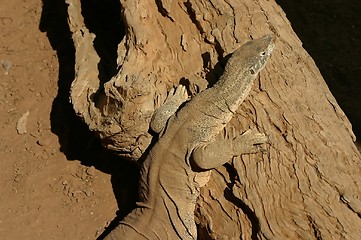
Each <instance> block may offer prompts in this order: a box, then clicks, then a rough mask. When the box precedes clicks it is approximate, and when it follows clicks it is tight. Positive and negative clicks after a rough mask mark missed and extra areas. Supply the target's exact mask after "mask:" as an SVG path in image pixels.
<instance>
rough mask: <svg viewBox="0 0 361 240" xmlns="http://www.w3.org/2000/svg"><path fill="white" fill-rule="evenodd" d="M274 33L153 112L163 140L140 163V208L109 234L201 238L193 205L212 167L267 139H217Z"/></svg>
mask: <svg viewBox="0 0 361 240" xmlns="http://www.w3.org/2000/svg"><path fill="white" fill-rule="evenodd" d="M274 42H275V36H274V35H266V36H264V37H262V38H260V39H256V40H251V41H248V42H246V43H245V44H244V45H242V46H241V47H240V48H239V49H237V50H236V51H235V52H234V53H233V54H232V56H231V57H230V59H229V60H228V62H227V64H226V67H225V71H224V73H223V75H222V76H221V77H220V79H219V80H218V81H217V83H216V84H215V85H214V86H213V87H211V88H208V89H206V90H204V91H202V92H201V93H199V94H197V95H196V96H195V97H194V98H193V99H192V100H190V101H189V102H187V103H186V104H184V106H183V107H181V108H180V109H178V108H179V107H180V106H181V104H182V103H183V102H185V101H187V99H188V94H187V90H186V88H185V86H182V85H179V86H178V87H177V88H176V89H175V90H172V91H171V92H170V94H169V95H168V98H167V100H166V101H165V103H164V104H163V105H162V106H161V107H160V108H158V109H157V110H156V111H155V112H154V114H153V117H152V120H151V123H150V128H151V129H152V130H153V131H155V132H157V133H159V139H158V141H157V142H156V143H155V144H154V146H153V147H152V148H151V149H150V151H149V153H148V155H147V157H146V158H145V161H144V162H143V164H142V168H141V179H140V185H139V195H140V196H139V201H138V202H137V207H136V208H135V209H134V210H133V211H132V212H131V213H129V214H128V215H127V216H126V217H125V218H124V219H123V220H122V221H121V222H120V224H119V225H118V226H117V227H116V228H115V229H114V230H113V231H112V232H111V233H110V234H109V235H108V236H107V237H106V238H105V239H106V240H115V239H151V240H153V239H187V240H191V239H193V240H194V239H197V229H196V224H195V220H194V210H195V204H196V200H197V197H198V196H199V191H200V187H202V186H204V185H205V184H206V183H207V181H208V180H209V176H210V171H209V170H211V169H213V168H216V167H218V166H220V165H222V164H224V163H226V162H228V161H230V160H231V159H232V157H234V156H237V155H241V154H249V153H257V152H259V151H260V150H261V144H263V143H266V142H267V141H268V138H267V136H266V135H265V134H263V133H259V132H255V131H251V130H248V131H246V132H245V133H243V134H241V135H239V136H236V137H235V138H233V139H223V140H217V141H216V140H215V139H216V136H217V135H218V134H220V133H221V131H222V130H223V128H224V127H225V126H226V124H227V123H228V122H229V121H230V120H231V118H232V116H233V115H234V113H235V112H236V110H237V109H238V107H239V106H240V104H241V103H242V102H243V101H244V99H245V98H246V97H247V95H248V94H249V92H250V90H251V88H252V85H253V82H254V79H255V78H256V76H257V74H258V73H259V72H260V71H261V70H262V69H263V67H264V66H265V64H266V63H267V61H268V59H269V58H270V55H271V52H272V50H273V48H274Z"/></svg>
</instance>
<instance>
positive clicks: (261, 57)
mask: <svg viewBox="0 0 361 240" xmlns="http://www.w3.org/2000/svg"><path fill="white" fill-rule="evenodd" d="M275 40H276V37H275V35H273V34H270V35H265V36H263V37H262V38H259V39H255V40H251V41H248V42H246V43H245V44H243V45H242V46H241V47H240V48H238V49H237V50H236V51H235V52H234V53H233V54H232V62H233V61H237V62H238V66H239V67H241V69H243V70H244V71H248V73H249V74H250V75H252V76H256V75H257V74H258V73H259V72H260V71H261V70H262V69H263V67H264V66H265V65H266V63H267V61H268V59H269V58H270V56H271V53H272V50H273V48H274V45H275Z"/></svg>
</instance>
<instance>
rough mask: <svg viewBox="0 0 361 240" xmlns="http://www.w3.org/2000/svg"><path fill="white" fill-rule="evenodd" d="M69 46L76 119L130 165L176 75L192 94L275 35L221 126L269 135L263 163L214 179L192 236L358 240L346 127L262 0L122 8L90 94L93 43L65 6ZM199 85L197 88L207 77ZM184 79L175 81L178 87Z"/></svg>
mask: <svg viewBox="0 0 361 240" xmlns="http://www.w3.org/2000/svg"><path fill="white" fill-rule="evenodd" d="M67 2H68V3H69V4H70V5H69V16H70V27H71V31H72V32H73V39H74V43H75V47H76V50H77V51H76V79H75V80H74V82H73V85H72V92H71V99H72V103H73V106H74V109H75V111H76V112H77V114H78V115H79V116H81V117H82V118H83V120H84V121H85V122H86V123H87V124H88V125H89V128H90V129H91V130H92V131H94V132H95V133H96V134H98V136H99V137H100V138H101V139H102V142H103V144H104V145H105V146H106V147H107V148H108V149H111V150H114V151H116V152H117V153H118V154H119V155H120V156H123V157H127V158H129V159H132V160H134V161H136V160H137V159H138V158H139V157H140V156H141V155H142V154H143V153H144V151H145V149H147V147H148V146H149V144H150V141H151V138H152V135H150V134H149V132H148V128H149V121H150V118H151V116H152V113H153V112H154V110H155V109H156V108H157V107H158V106H159V105H160V104H161V103H162V102H164V100H165V99H166V95H167V91H168V90H170V89H171V87H172V86H173V85H178V84H179V82H180V81H181V80H182V79H186V80H188V81H189V83H190V84H189V89H190V91H191V93H192V94H197V93H198V92H199V91H202V90H203V89H205V88H206V86H207V84H208V81H210V82H213V81H215V80H216V79H217V78H218V76H219V74H220V73H221V72H222V70H221V67H220V65H217V63H219V61H220V60H222V59H224V57H226V56H227V54H229V53H232V52H233V51H234V50H235V49H236V48H237V47H238V46H240V45H241V44H242V43H243V42H245V41H246V40H248V39H249V38H258V37H260V36H262V35H265V34H268V33H274V34H276V35H277V36H278V42H277V43H276V49H275V50H274V53H273V56H272V58H271V60H270V62H269V63H268V65H267V66H266V68H265V70H264V71H263V72H261V74H260V77H259V79H258V80H256V81H257V82H256V86H255V87H254V88H253V91H252V92H251V94H250V96H249V97H248V98H247V99H246V101H245V102H244V103H243V105H242V106H241V107H240V108H239V110H238V114H237V115H236V116H235V117H234V118H233V119H232V121H231V123H230V124H229V126H228V127H227V128H226V130H225V133H224V135H225V137H228V136H233V135H234V134H237V133H239V132H243V131H245V130H247V129H248V128H257V129H259V130H260V131H261V132H265V133H267V134H268V135H269V138H270V146H269V148H268V153H267V154H266V155H256V156H243V157H241V159H234V161H232V162H231V163H229V164H226V166H224V167H221V168H219V169H217V170H216V171H213V173H212V177H211V180H210V182H209V183H208V184H207V185H206V187H204V188H203V189H202V193H201V196H200V198H199V201H198V209H197V210H196V217H197V222H198V223H199V226H200V228H199V232H200V233H199V235H200V236H202V237H201V238H202V239H209V238H210V239H240V238H241V239H256V238H257V239H315V238H316V239H359V238H360V237H361V219H360V214H361V211H360V209H361V197H360V196H361V190H360V189H361V188H360V185H361V177H360V176H361V174H360V173H361V161H360V160H361V158H360V154H359V152H358V150H357V149H356V147H355V145H354V140H355V137H354V135H353V133H352V129H351V125H350V123H349V121H348V120H347V118H346V116H345V115H344V114H343V111H342V110H341V109H340V108H339V106H338V104H337V102H336V101H335V99H334V97H333V96H332V94H331V93H330V91H329V89H328V87H327V86H326V84H325V82H324V80H323V78H322V76H321V74H320V72H319V71H318V69H317V67H316V65H315V64H314V62H313V60H312V59H311V57H310V56H309V55H308V54H307V52H306V51H305V50H304V49H303V48H302V43H301V42H300V40H299V39H298V38H297V36H296V34H295V33H294V32H293V30H292V28H291V26H290V24H289V21H288V20H287V18H286V16H285V14H284V13H283V11H282V10H281V9H280V7H279V6H278V5H277V4H276V2H275V1H274V0H270V1H265V0H261V1H250V0H246V1H218V0H215V1H205V0H197V1H196V0H188V1H186V2H183V1H166V0H163V1H162V0H158V1H144V0H140V1H123V0H121V1H120V2H121V6H122V14H123V19H124V24H125V26H126V30H127V33H126V36H125V37H124V39H123V41H122V42H121V43H120V45H119V48H118V59H117V63H118V66H119V71H118V72H117V73H116V74H115V75H114V76H113V78H112V79H111V80H110V81H109V82H107V83H105V84H104V86H103V87H104V91H102V90H100V94H98V95H100V97H99V98H97V100H96V98H95V97H94V96H95V93H97V92H98V91H99V89H101V88H100V84H99V80H98V74H99V73H98V70H97V63H98V61H99V57H98V55H97V53H96V52H95V50H94V47H93V45H92V41H93V39H94V35H93V34H91V33H89V31H88V29H87V28H86V27H85V25H84V23H83V19H82V16H81V11H80V9H81V8H80V6H79V5H78V4H79V2H78V1H74V0H67ZM206 79H207V80H206ZM182 81H183V80H182Z"/></svg>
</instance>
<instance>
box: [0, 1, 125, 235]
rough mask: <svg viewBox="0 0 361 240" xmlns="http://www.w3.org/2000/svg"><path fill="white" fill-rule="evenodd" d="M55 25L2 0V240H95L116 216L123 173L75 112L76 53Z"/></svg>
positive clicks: (30, 8)
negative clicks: (52, 34) (52, 33)
mask: <svg viewBox="0 0 361 240" xmlns="http://www.w3.org/2000/svg"><path fill="white" fill-rule="evenodd" d="M58 2H59V1H58ZM56 18H57V16H56V14H53V13H52V12H51V9H50V10H48V12H47V13H44V11H43V7H42V2H41V1H38V0H14V1H5V0H0V35H1V37H0V39H1V42H0V112H1V114H0V128H1V134H0V169H1V173H0V239H2V240H14V239H95V238H96V237H98V236H99V235H100V234H101V233H103V231H104V228H105V227H106V226H108V224H109V222H110V221H112V220H113V219H114V217H115V215H116V211H117V209H118V204H119V202H118V204H117V201H116V198H115V193H114V192H113V188H112V185H114V182H116V181H117V178H122V177H123V176H124V175H121V173H122V169H123V170H124V166H118V165H117V164H112V163H111V161H113V160H111V159H112V157H109V156H107V154H103V152H102V148H101V147H100V146H99V144H98V142H97V141H96V140H95V139H94V138H93V137H92V135H91V134H90V133H89V131H88V130H87V128H86V126H84V125H83V124H82V123H81V122H80V120H78V119H77V118H76V117H75V116H74V113H73V112H72V109H71V106H70V104H69V103H68V101H67V99H68V95H67V94H66V93H64V92H65V91H66V85H69V83H70V81H71V78H72V74H73V73H72V69H71V66H72V65H71V64H72V62H71V61H73V55H74V53H73V52H72V51H73V50H72V49H71V48H70V49H68V51H67V49H65V50H64V49H61V48H62V44H63V43H62V42H61V41H63V40H62V39H61V40H59V41H60V42H57V41H56V40H54V39H50V40H49V37H48V36H47V35H48V34H49V30H48V29H49V28H51V27H54V26H55V27H57V26H56V24H57V23H55V25H52V21H56V20H57V19H56ZM65 23H66V22H65ZM51 44H52V45H51ZM64 46H65V47H68V45H64ZM63 48H64V47H63ZM67 61H68V62H70V65H69V64H68V65H67V64H66V63H67ZM67 66H70V68H69V69H67ZM64 86H65V87H64ZM62 91H63V92H62ZM114 161H115V160H114ZM94 166H95V167H94ZM110 166H111V167H110ZM117 167H120V168H122V169H120V171H118V172H119V173H120V176H117V175H116V174H113V173H112V171H114V172H115V171H116V168H117ZM99 169H100V170H99ZM125 181H126V179H125ZM119 199H122V198H119ZM118 201H121V200H118Z"/></svg>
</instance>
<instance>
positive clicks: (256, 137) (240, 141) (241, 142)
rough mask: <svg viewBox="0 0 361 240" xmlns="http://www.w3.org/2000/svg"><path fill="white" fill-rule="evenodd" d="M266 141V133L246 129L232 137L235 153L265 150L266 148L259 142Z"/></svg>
mask: <svg viewBox="0 0 361 240" xmlns="http://www.w3.org/2000/svg"><path fill="white" fill-rule="evenodd" d="M268 141H269V139H268V137H267V136H266V134H264V133H259V132H256V131H254V130H247V131H246V132H244V133H243V134H241V135H240V136H237V137H235V138H234V139H233V148H234V151H235V154H236V155H241V154H246V153H258V152H265V151H266V150H265V148H264V147H263V146H262V145H261V144H263V143H266V142H268Z"/></svg>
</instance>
